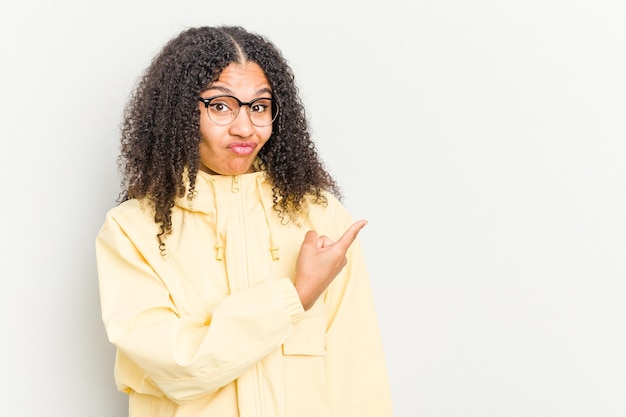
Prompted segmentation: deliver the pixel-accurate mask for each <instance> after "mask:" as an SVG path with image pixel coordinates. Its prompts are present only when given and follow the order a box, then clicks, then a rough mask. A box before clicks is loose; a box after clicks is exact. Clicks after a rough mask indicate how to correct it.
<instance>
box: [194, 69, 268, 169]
mask: <svg viewBox="0 0 626 417" xmlns="http://www.w3.org/2000/svg"><path fill="white" fill-rule="evenodd" d="M217 95H231V96H234V97H236V98H238V99H239V100H240V101H241V102H244V103H247V102H250V101H252V100H254V99H257V98H259V97H272V94H271V89H270V83H269V81H268V80H267V77H266V76H265V73H264V72H263V70H262V69H261V67H259V65H258V64H256V63H254V62H247V63H245V64H235V63H233V64H230V65H228V66H227V67H226V68H224V70H223V71H222V73H221V74H220V78H219V79H218V80H217V81H215V82H214V83H212V84H211V85H210V86H209V87H208V88H207V89H206V90H204V91H203V92H202V93H201V94H200V96H201V97H204V98H209V97H213V96H217ZM198 109H199V111H200V166H199V169H200V170H201V171H204V172H208V173H210V174H221V175H239V174H245V173H249V172H253V171H254V169H253V167H252V163H253V162H254V159H255V158H256V156H257V154H258V153H259V151H260V150H261V148H262V147H263V145H265V143H266V142H267V140H268V139H269V138H270V136H271V134H272V124H271V123H270V124H269V125H268V126H263V127H258V126H255V125H254V124H252V122H251V121H250V114H249V112H248V106H241V109H240V111H239V114H237V117H235V120H233V121H232V122H231V123H229V124H227V125H224V126H221V125H218V124H216V123H215V122H213V121H212V120H211V119H209V116H208V114H207V109H206V107H205V105H204V103H202V102H198Z"/></svg>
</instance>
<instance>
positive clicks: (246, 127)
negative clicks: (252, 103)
mask: <svg viewBox="0 0 626 417" xmlns="http://www.w3.org/2000/svg"><path fill="white" fill-rule="evenodd" d="M254 129H255V127H254V125H253V124H252V120H251V119H250V113H249V111H248V109H247V108H244V106H241V108H240V109H239V113H238V114H237V116H236V117H235V120H233V122H232V124H231V125H230V132H231V134H232V135H235V136H241V137H248V136H251V135H252V134H253V133H254Z"/></svg>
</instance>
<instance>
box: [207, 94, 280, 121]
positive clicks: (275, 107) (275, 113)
mask: <svg viewBox="0 0 626 417" xmlns="http://www.w3.org/2000/svg"><path fill="white" fill-rule="evenodd" d="M222 97H228V98H232V99H234V100H235V101H236V102H237V104H239V110H237V112H236V113H235V111H234V110H233V113H235V117H233V120H231V121H230V122H228V123H225V124H221V123H218V122H216V121H215V120H213V119H211V116H210V115H209V105H210V104H211V101H213V100H215V99H216V98H222ZM260 100H269V101H270V102H271V103H272V107H271V109H270V111H272V120H271V121H270V122H269V123H268V124H266V125H257V124H256V123H254V121H253V120H252V117H251V116H250V110H251V109H252V105H253V104H254V103H256V102H257V101H260ZM198 101H199V102H201V103H203V104H204V108H206V110H207V116H208V117H209V119H210V120H211V121H212V122H213V123H215V124H217V125H219V126H228V125H229V124H231V123H232V122H234V121H235V120H236V119H237V116H239V111H241V108H242V107H243V106H248V117H250V122H251V123H252V124H253V125H255V126H256V127H265V126H270V125H271V124H272V123H274V120H276V117H278V111H279V108H278V103H276V101H275V100H274V98H273V97H259V98H255V99H254V100H252V101H248V102H245V101H241V100H239V99H238V98H237V97H235V96H231V95H230V94H219V95H217V96H212V97H206V98H205V97H198Z"/></svg>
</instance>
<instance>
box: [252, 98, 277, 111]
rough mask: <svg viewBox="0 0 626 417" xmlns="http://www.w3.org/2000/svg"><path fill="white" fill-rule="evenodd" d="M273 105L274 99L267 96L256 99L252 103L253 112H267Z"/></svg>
mask: <svg viewBox="0 0 626 417" xmlns="http://www.w3.org/2000/svg"><path fill="white" fill-rule="evenodd" d="M271 107H272V100H270V99H267V98H262V99H258V100H254V101H253V102H252V104H251V105H250V112H251V113H265V112H267V111H269V110H270V109H271Z"/></svg>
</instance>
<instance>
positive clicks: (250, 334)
mask: <svg viewBox="0 0 626 417" xmlns="http://www.w3.org/2000/svg"><path fill="white" fill-rule="evenodd" d="M96 257H97V267H98V279H99V285H100V298H101V308H102V318H103V322H104V326H105V329H106V331H107V335H108V338H109V340H110V341H111V343H113V344H114V345H115V346H116V347H117V351H118V353H117V363H116V380H117V383H118V388H120V389H122V390H129V389H132V390H134V391H137V392H142V393H149V394H152V395H166V396H167V397H168V398H170V399H171V400H172V401H174V402H177V403H180V402H184V401H188V400H193V399H195V398H198V397H200V396H202V395H205V394H208V393H211V392H214V391H216V390H218V389H219V388H221V387H223V386H225V385H226V384H228V383H229V382H231V381H233V380H234V379H236V378H237V377H238V376H240V375H241V374H242V373H243V372H244V371H245V370H246V369H247V368H249V367H250V366H252V365H254V364H255V363H257V362H259V361H260V360H261V359H263V358H264V357H265V356H266V355H268V354H269V353H270V352H272V351H273V350H274V349H276V348H277V347H279V346H280V345H281V344H282V343H283V341H284V340H285V339H286V337H287V336H288V335H289V333H290V331H291V329H292V327H293V324H294V323H296V322H297V321H298V320H299V319H300V318H301V317H302V315H303V314H304V310H303V308H302V304H301V303H300V299H299V297H298V294H297V292H296V291H295V288H294V287H293V284H292V283H291V281H290V280H289V279H288V278H285V279H279V280H268V281H265V282H263V283H260V284H259V285H256V286H253V287H250V288H248V289H246V290H244V291H241V292H238V293H236V294H233V295H230V296H227V297H226V298H224V299H223V300H222V301H221V302H219V303H218V304H216V305H214V306H212V307H211V308H209V309H208V310H207V311H209V313H208V314H207V315H206V316H193V315H184V316H183V315H181V314H179V313H178V312H177V309H176V306H175V305H174V303H173V301H172V299H171V297H170V294H169V291H168V289H167V287H166V286H165V284H164V283H163V282H162V280H161V279H160V278H159V276H158V275H157V274H156V273H155V271H154V270H153V269H152V267H151V266H150V265H149V264H148V262H147V261H146V260H145V258H143V257H142V255H141V253H140V252H139V251H138V250H137V249H136V247H135V245H134V244H133V242H132V241H131V239H130V238H129V237H128V236H127V235H126V234H125V233H124V231H123V230H122V229H121V228H120V227H119V225H118V224H117V223H116V222H115V220H114V219H112V218H111V217H110V216H108V217H107V221H106V222H105V225H104V226H103V227H102V229H101V230H100V232H99V233H98V236H97V239H96Z"/></svg>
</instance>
